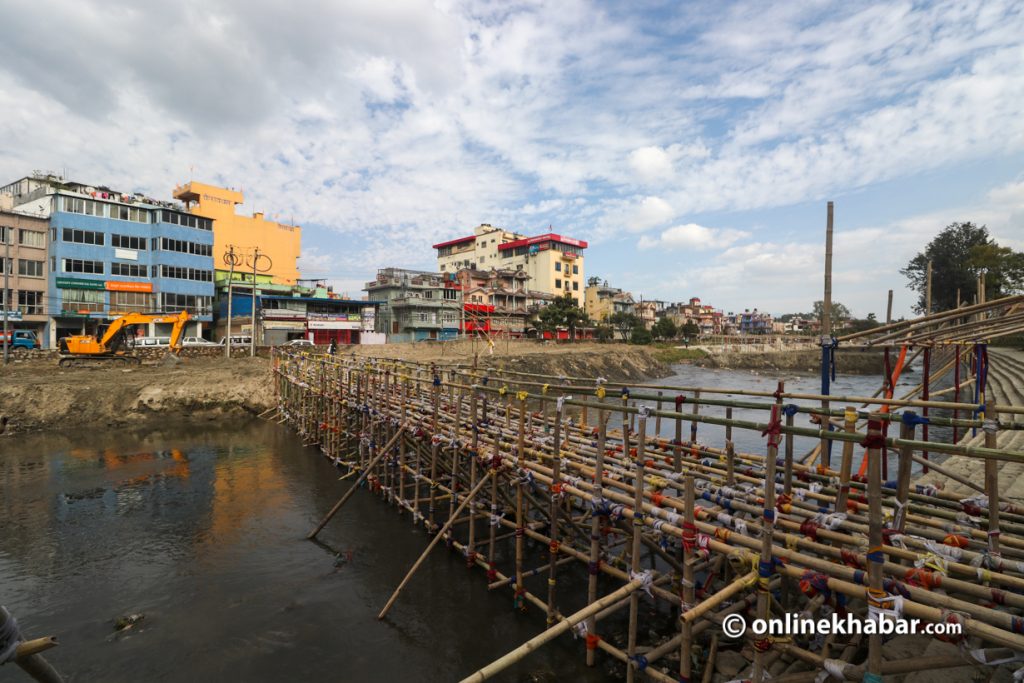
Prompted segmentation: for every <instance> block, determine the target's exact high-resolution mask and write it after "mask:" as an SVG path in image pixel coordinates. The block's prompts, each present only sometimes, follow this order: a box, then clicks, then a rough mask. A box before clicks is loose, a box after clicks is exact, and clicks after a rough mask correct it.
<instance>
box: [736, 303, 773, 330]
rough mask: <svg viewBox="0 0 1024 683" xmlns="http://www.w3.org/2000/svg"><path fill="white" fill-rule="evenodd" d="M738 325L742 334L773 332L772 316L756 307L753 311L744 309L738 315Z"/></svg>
mask: <svg viewBox="0 0 1024 683" xmlns="http://www.w3.org/2000/svg"><path fill="white" fill-rule="evenodd" d="M736 326H737V327H738V328H739V333H740V334H771V331H772V316H771V314H770V313H761V312H759V311H758V310H757V309H756V308H755V309H754V310H753V311H751V310H749V309H748V310H744V311H743V312H742V313H740V314H738V315H737V316H736Z"/></svg>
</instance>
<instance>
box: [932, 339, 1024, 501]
mask: <svg viewBox="0 0 1024 683" xmlns="http://www.w3.org/2000/svg"><path fill="white" fill-rule="evenodd" d="M988 353H989V371H988V387H987V392H988V396H989V397H990V398H991V399H993V400H994V401H995V402H996V403H998V404H1000V405H1012V406H1024V353H1021V352H1015V351H1012V350H1008V349H994V348H990V349H989V351H988ZM962 400H964V402H967V403H969V402H970V401H971V399H968V398H966V397H964V398H963V399H962ZM1000 419H1001V420H1002V421H1003V422H1007V421H1011V420H1012V421H1014V422H1024V415H1010V414H1004V415H1001V416H1000ZM960 443H961V444H965V445H970V446H983V445H984V444H985V434H984V433H983V432H982V431H981V430H980V429H979V430H978V433H977V434H976V435H973V436H972V435H971V434H970V432H968V434H967V435H966V436H964V437H963V438H962V439H961V440H960ZM996 444H997V446H998V447H999V448H1005V449H1009V450H1017V451H1024V431H1016V430H1014V431H1004V432H1001V433H1000V434H999V437H998V440H997V442H996ZM942 467H944V468H946V469H949V470H950V471H952V472H955V473H956V474H958V475H960V476H962V477H964V478H966V479H969V480H971V481H974V482H978V483H981V482H982V481H983V477H984V474H983V472H984V463H983V461H982V460H979V459H977V458H966V457H963V456H956V455H954V456H951V457H949V458H947V459H946V460H945V461H943V462H942ZM917 481H918V482H920V483H929V484H941V485H942V486H944V487H945V489H946V490H947V491H952V492H954V493H956V494H957V495H961V496H963V497H965V498H966V497H969V496H971V495H975V494H976V493H977V492H976V491H973V490H972V489H970V488H969V487H967V486H964V485H963V484H960V483H959V482H957V481H954V480H952V479H950V478H948V477H946V476H943V475H940V474H937V473H934V472H932V473H929V474H927V475H921V476H919V477H918V479H917ZM999 487H1000V494H1001V495H1002V496H1004V497H1006V498H1008V499H1012V500H1014V501H1016V502H1022V503H1024V464H1018V463H1000V465H999Z"/></svg>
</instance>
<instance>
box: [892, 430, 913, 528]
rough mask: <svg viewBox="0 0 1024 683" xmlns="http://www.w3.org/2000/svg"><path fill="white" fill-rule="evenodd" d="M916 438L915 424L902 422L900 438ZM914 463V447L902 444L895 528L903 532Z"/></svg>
mask: <svg viewBox="0 0 1024 683" xmlns="http://www.w3.org/2000/svg"><path fill="white" fill-rule="evenodd" d="M913 438H914V425H913V424H907V423H906V422H903V423H900V439H901V440H903V441H908V440H911V439H913ZM913 465H914V449H913V448H911V447H910V446H900V464H899V469H898V470H897V473H896V503H897V505H896V514H895V518H894V519H893V528H895V529H897V530H898V531H899V532H900V533H901V534H902V533H903V532H904V530H905V529H906V526H907V507H906V505H907V499H908V498H909V497H910V476H911V470H912V468H913Z"/></svg>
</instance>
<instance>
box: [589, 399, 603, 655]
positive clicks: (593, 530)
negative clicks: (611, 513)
mask: <svg viewBox="0 0 1024 683" xmlns="http://www.w3.org/2000/svg"><path fill="white" fill-rule="evenodd" d="M607 438H608V420H607V418H606V416H605V412H604V410H601V409H598V411H597V453H596V454H595V456H594V495H595V496H600V495H601V493H602V492H603V491H604V449H605V442H606V440H607ZM587 572H588V573H589V576H588V579H587V604H588V605H592V604H594V602H595V601H596V600H597V576H598V574H600V572H601V520H600V515H599V514H598V511H597V510H596V509H595V510H594V512H593V514H591V515H590V565H589V566H588V567H587ZM587 632H588V633H589V634H592V635H594V636H596V635H597V620H596V619H594V618H593V617H591V618H590V619H589V620H588V621H587ZM596 653H597V650H596V648H595V647H593V646H592V645H591V642H590V641H588V642H587V666H594V661H595V657H594V655H595V654H596Z"/></svg>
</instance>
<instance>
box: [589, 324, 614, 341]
mask: <svg viewBox="0 0 1024 683" xmlns="http://www.w3.org/2000/svg"><path fill="white" fill-rule="evenodd" d="M594 336H595V337H597V340H598V341H602V342H608V341H611V340H612V338H614V337H615V330H613V329H612V326H611V325H598V326H597V330H596V331H595V333H594Z"/></svg>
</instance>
